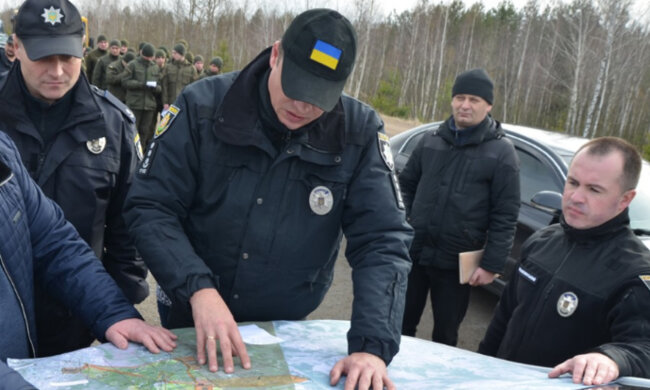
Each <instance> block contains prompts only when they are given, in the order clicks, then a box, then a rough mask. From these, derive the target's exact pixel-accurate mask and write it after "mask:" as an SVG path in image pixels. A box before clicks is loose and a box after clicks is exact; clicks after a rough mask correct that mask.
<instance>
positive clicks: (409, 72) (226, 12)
mask: <svg viewBox="0 0 650 390" xmlns="http://www.w3.org/2000/svg"><path fill="white" fill-rule="evenodd" d="M73 2H75V1H73ZM75 3H78V6H79V8H80V10H81V12H82V14H84V15H85V16H87V17H88V20H89V28H90V35H91V36H92V37H96V36H97V35H98V34H100V33H101V34H105V35H106V36H107V37H108V38H109V39H113V38H116V39H127V40H129V42H131V46H133V47H137V45H138V43H139V42H141V41H148V42H151V43H153V44H154V45H155V46H159V45H165V46H167V47H170V48H171V47H172V46H173V44H174V43H175V42H178V40H179V39H185V40H186V41H187V42H189V44H190V48H189V50H190V51H191V52H192V53H194V54H201V55H203V57H204V58H205V59H206V60H205V61H206V63H207V62H208V61H209V60H210V58H212V57H213V56H217V55H218V56H221V57H222V58H223V59H224V62H225V66H224V70H225V71H229V70H236V69H241V68H242V67H243V66H245V65H246V64H247V63H248V62H249V61H250V60H251V59H253V58H254V57H255V56H256V55H257V54H258V53H259V52H260V51H261V50H263V49H264V48H265V47H268V46H269V45H270V44H271V43H272V42H273V41H275V40H277V39H279V38H281V36H282V32H283V31H284V30H285V29H286V27H287V26H288V24H289V23H290V22H291V20H292V19H293V17H294V16H295V15H296V14H298V13H299V12H301V11H302V10H304V9H306V8H311V7H314V6H318V4H310V2H309V1H308V0H305V3H304V4H303V7H301V9H295V10H292V11H287V10H286V7H284V9H283V7H277V6H273V7H270V6H268V5H265V4H261V5H260V4H255V2H254V1H249V0H241V1H236V2H234V1H230V0H181V1H171V0H169V1H168V0H139V1H137V2H126V3H125V4H124V3H123V2H121V1H110V0H82V1H81V0H78V1H76V2H75ZM312 3H314V2H312ZM338 3H339V2H338V1H337V4H338ZM342 3H343V4H342V5H341V7H338V6H337V7H334V8H340V9H339V10H340V11H341V13H343V14H344V15H345V16H347V17H348V18H349V19H350V20H351V21H352V22H353V24H354V26H355V28H356V30H357V35H358V48H357V61H356V66H355V69H354V72H353V74H352V75H351V77H350V79H349V81H348V83H347V85H346V92H347V93H348V94H350V95H352V96H354V97H356V98H359V99H361V100H363V101H366V102H368V103H370V104H371V105H372V106H374V107H375V108H376V109H377V110H379V111H380V112H382V113H383V114H386V115H391V116H398V117H402V118H413V119H417V120H418V121H420V122H429V121H433V120H442V119H445V118H446V117H448V116H449V115H450V112H451V109H450V102H451V88H452V85H453V81H454V78H455V76H456V75H457V74H458V73H460V72H462V71H464V70H466V69H471V68H475V67H482V68H485V69H486V70H487V71H488V73H489V74H490V75H491V77H492V78H493V80H494V82H495V99H494V107H493V110H492V114H493V116H494V117H495V118H496V119H498V120H500V121H502V122H508V123H513V124H520V125H528V126H533V127H540V128H546V129H551V130H556V131H561V132H565V133H568V134H571V135H579V136H584V137H588V138H592V137H595V136H602V135H614V136H619V137H623V138H625V139H627V140H629V141H631V142H632V143H634V144H635V145H637V146H638V147H639V149H640V150H642V151H643V152H644V156H645V158H646V159H649V158H650V28H649V27H650V26H649V23H647V22H643V20H644V18H639V17H638V16H639V15H634V14H633V8H632V5H633V4H632V2H631V0H572V1H567V2H564V3H554V4H553V5H548V4H546V5H543V6H542V5H540V2H539V1H537V0H530V1H528V3H526V5H525V6H524V7H520V8H516V7H515V6H514V5H513V4H512V3H510V2H508V1H504V2H501V3H499V4H498V5H497V6H494V7H492V8H486V7H485V6H483V5H482V4H473V5H471V6H466V5H465V4H464V3H462V2H460V1H451V2H449V1H446V2H431V1H428V0H418V2H417V4H416V5H415V6H414V7H412V9H410V10H406V11H403V12H399V13H397V12H392V13H389V14H388V15H385V14H384V13H382V12H380V7H379V5H378V3H377V0H350V1H344V2H342ZM14 7H15V6H7V5H6V4H5V7H4V8H0V9H3V10H4V11H2V12H0V18H2V20H3V21H4V22H5V26H9V27H8V30H11V27H10V26H11V24H10V23H9V20H10V18H11V15H12V14H13V9H14ZM645 20H648V18H647V17H645ZM8 32H10V31H8Z"/></svg>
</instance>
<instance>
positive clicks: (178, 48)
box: [174, 43, 185, 56]
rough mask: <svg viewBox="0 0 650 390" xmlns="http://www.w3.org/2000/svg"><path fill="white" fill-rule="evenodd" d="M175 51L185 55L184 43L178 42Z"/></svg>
mask: <svg viewBox="0 0 650 390" xmlns="http://www.w3.org/2000/svg"><path fill="white" fill-rule="evenodd" d="M174 51H175V52H176V53H178V54H180V55H182V56H184V55H185V46H183V45H182V44H180V43H177V44H176V45H175V46H174Z"/></svg>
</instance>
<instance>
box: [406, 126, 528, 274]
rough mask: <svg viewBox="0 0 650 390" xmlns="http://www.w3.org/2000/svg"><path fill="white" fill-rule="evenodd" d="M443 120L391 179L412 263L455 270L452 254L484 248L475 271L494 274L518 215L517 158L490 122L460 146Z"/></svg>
mask: <svg viewBox="0 0 650 390" xmlns="http://www.w3.org/2000/svg"><path fill="white" fill-rule="evenodd" d="M451 120H452V118H450V119H448V120H447V121H445V122H444V123H443V124H442V125H441V126H440V128H439V129H438V130H437V131H435V132H431V133H428V134H426V135H424V137H422V140H421V141H420V143H419V144H418V145H417V146H416V148H415V149H414V151H413V154H411V157H410V158H409V161H408V162H407V164H406V167H405V168H404V170H403V171H402V173H400V176H399V182H400V186H401V188H402V194H403V195H404V204H405V205H406V215H407V216H408V221H409V223H410V224H411V226H413V228H414V229H415V238H414V239H413V245H412V246H411V255H412V257H413V261H414V262H417V263H419V264H420V265H426V266H435V267H438V268H442V269H457V268H458V253H460V252H466V251H472V250H477V249H481V248H483V247H485V252H484V254H483V258H482V260H481V267H482V268H483V269H485V270H487V271H491V272H494V273H502V272H503V268H504V265H505V262H506V259H507V258H508V254H509V253H510V249H511V248H512V242H513V239H514V233H515V227H516V223H517V216H518V214H519V203H520V199H519V198H520V197H519V159H518V157H517V153H516V152H515V148H514V146H513V145H512V143H511V142H510V141H509V140H508V139H507V138H506V137H505V134H504V132H503V130H502V129H501V125H500V123H499V122H497V121H495V120H494V119H492V117H490V116H487V117H486V118H485V119H484V120H483V121H482V122H481V123H480V124H479V125H478V126H477V127H476V128H475V129H473V130H472V131H471V133H470V135H469V137H468V139H467V140H466V141H465V142H464V143H463V144H459V143H458V142H457V140H456V138H455V135H454V133H453V131H452V130H450V128H449V124H450V121H451ZM462 131H468V130H462Z"/></svg>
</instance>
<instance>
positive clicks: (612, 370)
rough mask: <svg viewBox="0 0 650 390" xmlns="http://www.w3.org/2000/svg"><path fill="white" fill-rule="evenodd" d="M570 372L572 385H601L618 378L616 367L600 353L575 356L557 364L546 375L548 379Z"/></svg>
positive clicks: (614, 363)
mask: <svg viewBox="0 0 650 390" xmlns="http://www.w3.org/2000/svg"><path fill="white" fill-rule="evenodd" d="M567 372H571V373H573V383H581V382H582V383H583V384H585V385H587V386H591V385H602V384H605V383H609V382H611V381H613V380H614V379H616V378H618V365H617V364H616V362H614V361H613V360H612V359H610V358H609V357H607V356H605V355H603V354H602V353H595V352H594V353H587V354H584V355H577V356H574V357H572V358H571V359H568V360H565V361H564V362H563V363H561V364H558V365H557V366H555V367H554V368H553V370H551V372H549V373H548V376H549V378H557V377H558V376H560V375H562V374H564V373H567Z"/></svg>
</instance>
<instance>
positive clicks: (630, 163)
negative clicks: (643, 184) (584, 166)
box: [576, 137, 641, 191]
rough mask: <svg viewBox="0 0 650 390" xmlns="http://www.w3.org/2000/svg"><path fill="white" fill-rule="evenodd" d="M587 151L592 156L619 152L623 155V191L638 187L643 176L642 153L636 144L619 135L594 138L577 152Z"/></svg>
mask: <svg viewBox="0 0 650 390" xmlns="http://www.w3.org/2000/svg"><path fill="white" fill-rule="evenodd" d="M582 150H585V152H586V153H587V154H588V155H590V156H606V155H608V154H610V153H612V152H619V153H621V155H622V156H623V173H622V175H621V187H622V189H623V191H629V190H633V189H635V188H636V186H637V185H638V184H639V177H640V176H641V155H640V154H639V151H638V150H636V148H635V147H634V145H632V144H630V143H629V142H627V141H626V140H624V139H622V138H618V137H599V138H594V139H592V140H591V141H589V142H587V143H586V144H584V145H582V146H581V147H580V149H578V151H577V152H576V154H578V153H579V152H580V151H582Z"/></svg>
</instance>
